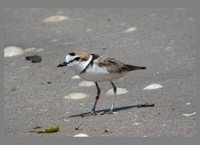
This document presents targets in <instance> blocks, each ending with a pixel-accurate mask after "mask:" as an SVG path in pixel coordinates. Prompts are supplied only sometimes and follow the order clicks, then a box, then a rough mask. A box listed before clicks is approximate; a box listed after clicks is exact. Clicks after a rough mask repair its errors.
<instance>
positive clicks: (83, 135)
mask: <svg viewBox="0 0 200 145" xmlns="http://www.w3.org/2000/svg"><path fill="white" fill-rule="evenodd" d="M73 137H89V135H87V134H85V133H79V134H76V135H74V136H73Z"/></svg>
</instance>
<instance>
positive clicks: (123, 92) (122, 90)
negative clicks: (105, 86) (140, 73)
mask: <svg viewBox="0 0 200 145" xmlns="http://www.w3.org/2000/svg"><path fill="white" fill-rule="evenodd" d="M126 93H128V90H127V89H125V88H117V94H116V95H122V94H126ZM106 95H108V96H113V95H114V92H113V89H110V90H108V91H107V92H106Z"/></svg>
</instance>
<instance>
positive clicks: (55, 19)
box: [44, 15, 69, 23]
mask: <svg viewBox="0 0 200 145" xmlns="http://www.w3.org/2000/svg"><path fill="white" fill-rule="evenodd" d="M67 19H69V18H68V17H66V16H61V15H57V16H50V17H48V18H46V19H45V20H44V22H45V23H58V22H62V21H64V20H67Z"/></svg>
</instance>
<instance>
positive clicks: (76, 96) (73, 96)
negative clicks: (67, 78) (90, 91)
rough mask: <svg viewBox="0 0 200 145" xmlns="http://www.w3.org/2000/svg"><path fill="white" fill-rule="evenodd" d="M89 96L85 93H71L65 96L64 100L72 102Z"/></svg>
mask: <svg viewBox="0 0 200 145" xmlns="http://www.w3.org/2000/svg"><path fill="white" fill-rule="evenodd" d="M87 96H88V95H86V94H83V93H71V94H68V95H66V96H64V99H72V100H79V99H84V98H86V97H87Z"/></svg>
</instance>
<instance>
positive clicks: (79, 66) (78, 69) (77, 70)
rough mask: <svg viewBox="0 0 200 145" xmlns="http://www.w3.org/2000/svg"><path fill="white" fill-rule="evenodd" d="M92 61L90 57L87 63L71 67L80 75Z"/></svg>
mask: <svg viewBox="0 0 200 145" xmlns="http://www.w3.org/2000/svg"><path fill="white" fill-rule="evenodd" d="M91 60H92V55H90V57H89V59H88V60H87V61H83V62H81V63H79V64H78V65H74V66H70V67H71V69H72V70H73V71H74V72H75V73H76V74H80V73H81V72H82V71H83V70H84V69H85V67H86V66H87V65H88V64H89V63H90V61H91Z"/></svg>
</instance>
